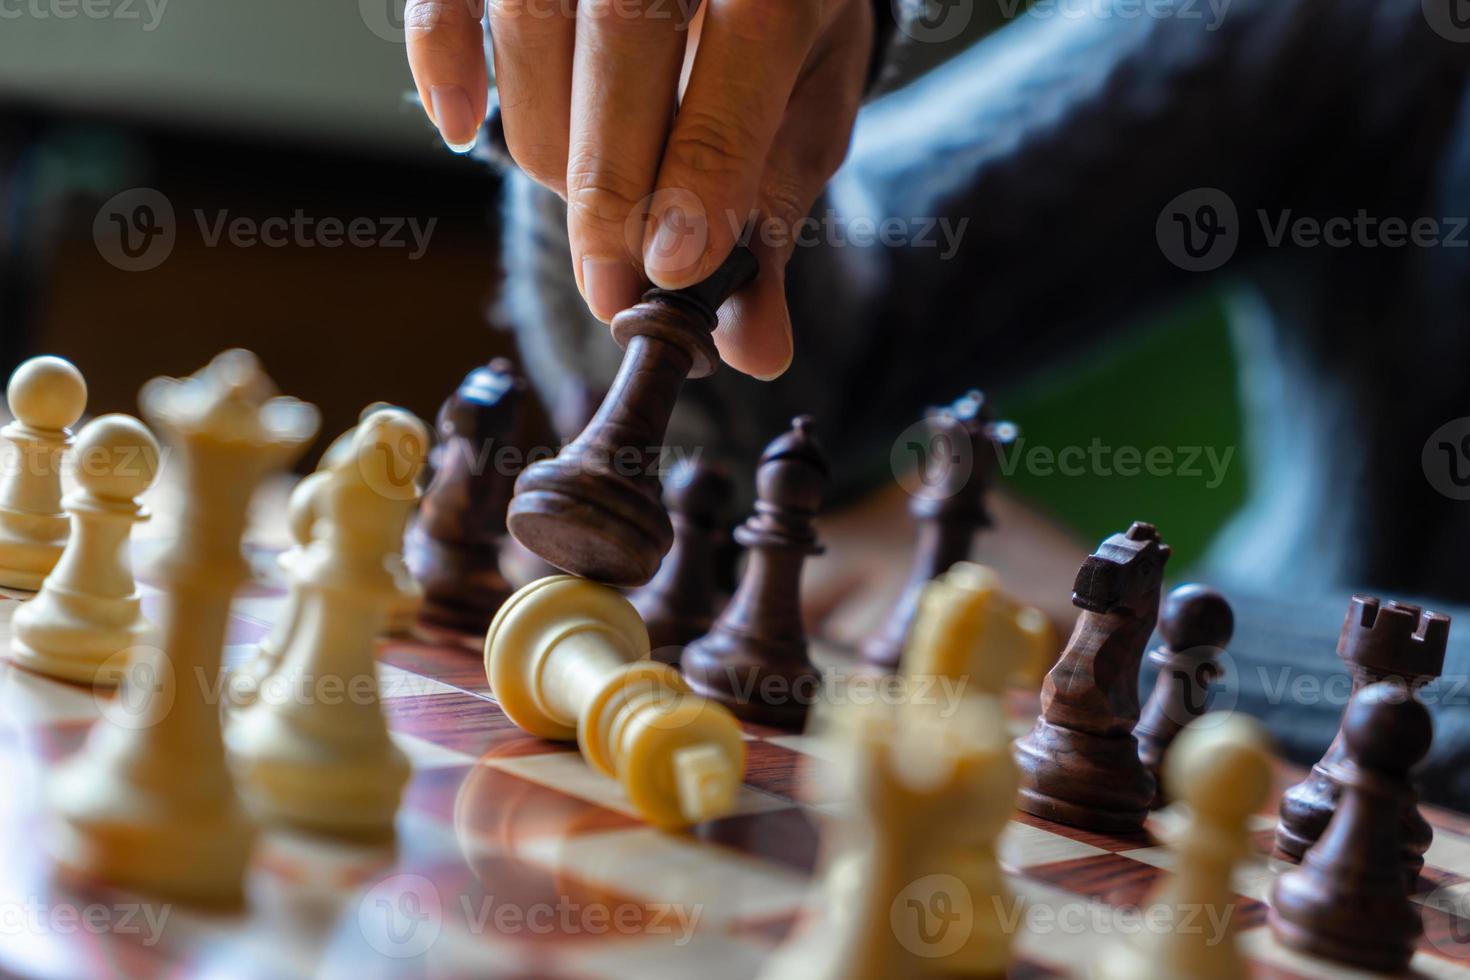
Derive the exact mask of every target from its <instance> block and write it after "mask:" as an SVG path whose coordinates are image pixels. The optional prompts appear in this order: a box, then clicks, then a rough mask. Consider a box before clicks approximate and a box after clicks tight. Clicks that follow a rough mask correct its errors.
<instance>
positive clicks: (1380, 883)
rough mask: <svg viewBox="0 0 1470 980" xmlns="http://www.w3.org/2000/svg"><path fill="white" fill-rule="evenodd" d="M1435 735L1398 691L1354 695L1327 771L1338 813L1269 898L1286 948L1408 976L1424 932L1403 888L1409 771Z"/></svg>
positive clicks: (1388, 686) (1394, 687) (1376, 688)
mask: <svg viewBox="0 0 1470 980" xmlns="http://www.w3.org/2000/svg"><path fill="white" fill-rule="evenodd" d="M1433 734H1434V730H1433V727H1432V725H1431V722H1430V718H1429V712H1428V711H1427V710H1426V709H1425V707H1424V705H1423V704H1422V703H1420V701H1419V699H1418V698H1417V697H1415V696H1414V695H1413V694H1412V693H1410V692H1409V690H1408V688H1406V687H1405V686H1404V685H1403V684H1401V683H1397V682H1393V681H1389V682H1381V683H1377V684H1371V685H1369V686H1367V687H1364V688H1362V689H1361V690H1359V691H1358V692H1357V693H1356V694H1354V695H1353V698H1352V700H1351V701H1350V702H1349V703H1348V708H1347V711H1346V712H1345V713H1344V715H1343V722H1342V732H1341V739H1340V741H1341V743H1342V750H1341V751H1340V752H1339V753H1338V754H1337V757H1336V758H1335V759H1334V760H1333V762H1332V764H1331V766H1330V768H1329V771H1330V773H1331V775H1332V778H1333V781H1334V783H1335V784H1336V785H1338V786H1340V787H1341V794H1340V799H1339V800H1338V803H1337V809H1336V812H1335V813H1334V814H1333V815H1332V818H1331V820H1330V821H1329V822H1328V824H1327V827H1326V829H1325V830H1323V832H1322V836H1321V838H1320V839H1319V840H1318V841H1317V842H1316V843H1315V844H1313V845H1312V847H1311V848H1310V849H1308V851H1307V853H1306V856H1305V857H1304V858H1303V859H1302V862H1301V865H1300V866H1299V867H1296V868H1292V869H1291V870H1289V871H1286V872H1284V873H1283V874H1282V875H1281V876H1280V877H1279V878H1277V879H1276V884H1275V886H1274V887H1273V888H1272V889H1271V910H1270V912H1269V913H1268V918H1267V921H1268V922H1269V923H1270V926H1271V932H1272V933H1273V934H1274V935H1275V936H1276V938H1277V940H1279V941H1280V942H1281V943H1283V944H1285V945H1287V946H1290V947H1292V948H1294V949H1299V950H1301V951H1303V952H1306V953H1310V954H1311V955H1313V956H1324V957H1326V958H1328V959H1331V960H1336V961H1338V962H1340V963H1347V964H1350V965H1352V966H1355V967H1359V968H1361V969H1367V970H1377V971H1381V972H1385V973H1389V972H1391V973H1399V972H1402V971H1403V970H1405V969H1406V968H1407V967H1408V965H1409V960H1410V959H1411V958H1412V957H1413V955H1414V947H1415V944H1416V941H1417V940H1418V938H1419V936H1420V934H1421V933H1422V932H1423V931H1424V924H1423V921H1422V919H1421V918H1420V916H1419V913H1418V911H1417V910H1416V909H1415V907H1414V903H1413V902H1411V901H1410V900H1409V893H1408V891H1407V890H1406V889H1405V888H1404V878H1403V863H1402V854H1403V846H1404V842H1403V840H1402V832H1403V830H1404V822H1403V820H1402V818H1401V815H1402V813H1403V811H1404V807H1405V805H1406V804H1407V805H1408V806H1413V805H1414V800H1415V794H1414V790H1413V786H1412V782H1411V780H1410V778H1409V771H1410V770H1411V769H1412V768H1413V767H1414V766H1415V765H1416V764H1417V763H1418V762H1419V760H1420V759H1422V758H1424V755H1425V754H1426V753H1427V752H1428V751H1429V744H1430V741H1431V740H1432V738H1433Z"/></svg>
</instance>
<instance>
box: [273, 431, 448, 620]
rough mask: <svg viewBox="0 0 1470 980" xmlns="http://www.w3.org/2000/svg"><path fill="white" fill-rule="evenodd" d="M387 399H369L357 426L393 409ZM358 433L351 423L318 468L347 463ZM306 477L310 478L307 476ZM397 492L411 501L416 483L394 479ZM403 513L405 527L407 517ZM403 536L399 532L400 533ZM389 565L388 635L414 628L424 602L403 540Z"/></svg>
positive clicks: (325, 454)
mask: <svg viewBox="0 0 1470 980" xmlns="http://www.w3.org/2000/svg"><path fill="white" fill-rule="evenodd" d="M393 407H394V406H393V405H390V404H389V403H388V402H371V403H369V404H368V406H367V407H366V408H364V409H363V410H362V412H360V413H359V414H358V416H357V425H362V423H364V422H366V421H367V420H368V418H370V417H371V416H373V415H375V414H376V413H378V412H381V411H382V410H383V409H385V408H393ZM356 432H357V426H353V427H352V428H350V429H348V430H347V431H346V432H344V433H342V434H341V435H339V436H338V437H337V438H335V439H333V440H332V444H331V445H330V446H328V447H327V450H326V452H324V453H322V458H321V460H320V461H319V462H318V463H317V467H316V468H317V471H318V472H321V471H324V470H332V469H335V468H336V467H337V466H339V465H341V464H342V463H344V462H350V461H351V457H352V440H353V436H354V435H355V434H356ZM308 479H309V477H308ZM397 483H398V486H397V488H396V490H395V492H397V493H402V494H405V495H408V494H411V495H412V496H413V499H414V500H418V497H419V492H418V485H417V483H416V482H415V481H412V480H410V481H407V482H404V481H403V480H402V478H401V477H400V478H399V479H398V480H397ZM409 516H410V515H408V514H405V515H404V525H405V530H406V529H407V524H408V518H409ZM400 537H402V535H400ZM289 554H290V552H287V553H286V554H283V555H282V556H281V558H282V560H283V562H284V561H285V560H287V556H288V555H289ZM385 561H386V562H387V564H388V573H389V574H390V575H392V576H393V586H394V588H395V589H397V591H398V594H397V596H395V597H394V599H393V601H392V602H390V603H389V604H388V618H387V620H386V622H385V623H384V624H383V632H384V633H386V634H387V635H389V636H407V635H408V634H409V633H410V632H412V630H413V624H414V621H415V620H416V619H418V615H419V609H420V608H421V607H422V606H423V604H424V590H423V587H422V586H420V585H419V584H418V582H417V581H415V580H414V577H413V574H412V573H411V572H409V570H408V565H406V564H405V563H404V561H403V548H402V543H401V542H400V545H399V547H398V548H395V549H394V550H393V551H392V552H391V553H389V555H388V557H387V558H386V559H385Z"/></svg>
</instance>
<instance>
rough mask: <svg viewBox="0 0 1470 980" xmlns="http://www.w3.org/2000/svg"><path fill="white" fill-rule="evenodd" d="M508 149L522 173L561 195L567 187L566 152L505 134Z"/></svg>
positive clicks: (557, 147) (555, 147)
mask: <svg viewBox="0 0 1470 980" xmlns="http://www.w3.org/2000/svg"><path fill="white" fill-rule="evenodd" d="M505 144H506V148H507V149H509V150H510V155H511V159H513V160H515V162H516V166H518V167H520V168H521V172H522V173H524V174H525V175H526V176H527V177H530V178H531V179H532V180H534V181H535V182H536V183H538V184H540V185H541V186H542V187H547V188H550V189H551V190H554V191H556V192H557V193H561V192H562V191H563V190H564V189H565V187H566V177H567V168H566V159H567V156H566V151H565V150H564V149H562V148H561V147H559V146H553V145H550V144H546V143H537V142H529V141H527V140H526V139H524V138H519V139H518V138H516V137H514V136H512V135H511V134H510V132H509V131H507V132H506V134H505Z"/></svg>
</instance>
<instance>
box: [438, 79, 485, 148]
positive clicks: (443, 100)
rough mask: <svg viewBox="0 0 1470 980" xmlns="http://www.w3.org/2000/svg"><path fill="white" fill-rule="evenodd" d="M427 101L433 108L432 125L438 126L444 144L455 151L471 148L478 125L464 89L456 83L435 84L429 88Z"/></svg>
mask: <svg viewBox="0 0 1470 980" xmlns="http://www.w3.org/2000/svg"><path fill="white" fill-rule="evenodd" d="M429 101H430V103H431V106H430V108H432V109H433V110H434V125H436V126H438V127H439V135H440V136H442V137H443V138H444V143H445V145H447V146H448V147H449V148H450V149H451V150H453V151H454V152H455V153H468V152H470V151H471V150H473V149H474V148H475V138H476V137H477V136H478V135H479V129H480V127H479V124H478V123H476V122H475V114H474V112H473V111H472V110H471V109H470V97H469V96H468V95H466V94H465V91H464V89H462V88H460V87H459V86H458V85H435V86H434V87H433V88H431V89H429ZM461 140H463V141H464V142H460V141H461Z"/></svg>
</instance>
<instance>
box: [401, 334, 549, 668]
mask: <svg viewBox="0 0 1470 980" xmlns="http://www.w3.org/2000/svg"><path fill="white" fill-rule="evenodd" d="M525 400H526V382H525V380H524V379H523V378H522V377H521V376H520V374H519V373H518V372H517V371H516V369H515V367H514V365H512V364H511V362H510V361H508V360H506V359H505V358H496V359H495V360H493V361H491V362H490V363H489V364H487V365H486V366H484V367H479V368H476V369H475V370H473V371H471V372H470V373H469V374H468V375H466V377H465V379H464V381H463V382H462V383H461V384H460V386H459V387H458V388H457V389H455V392H454V394H452V395H450V396H449V398H448V399H446V400H445V402H444V404H443V405H442V406H441V407H440V409H439V416H438V420H437V429H438V435H439V442H438V444H437V445H436V446H435V447H434V450H433V452H432V454H431V456H432V459H433V466H434V478H433V480H432V481H431V482H430V483H429V487H428V489H427V490H426V491H425V493H424V499H423V504H422V505H421V506H420V508H419V513H418V516H417V517H416V518H415V519H414V521H413V522H412V524H411V525H410V526H409V530H408V533H407V535H405V538H404V542H403V558H404V561H405V562H406V563H407V565H408V568H409V571H410V572H412V573H413V577H414V579H415V580H416V581H417V582H418V583H419V585H420V586H422V587H423V590H424V603H423V606H422V608H421V609H420V610H419V620H418V624H417V626H416V630H417V631H418V632H420V633H422V634H424V635H425V636H427V637H429V638H432V639H436V640H438V639H448V640H457V641H460V642H462V643H464V644H465V645H467V646H471V647H475V648H478V647H479V645H480V644H481V643H482V642H483V641H484V635H485V629H486V627H487V626H489V625H490V619H491V617H493V616H494V615H495V611H496V610H497V609H499V608H500V604H501V603H502V602H504V601H505V599H506V597H507V596H509V595H510V594H511V592H512V591H513V590H512V588H511V586H510V584H509V583H508V582H507V581H506V579H505V576H504V575H503V574H502V572H501V567H500V550H501V546H502V545H503V544H504V543H505V541H506V529H505V508H506V506H507V505H508V504H509V503H510V496H511V492H512V488H513V487H514V485H515V478H516V475H517V473H518V472H519V467H520V462H521V460H522V459H523V458H524V457H523V456H522V455H521V454H522V453H523V452H524V446H523V445H522V443H523V442H524V441H525V430H524V425H525V411H524V409H525Z"/></svg>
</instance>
